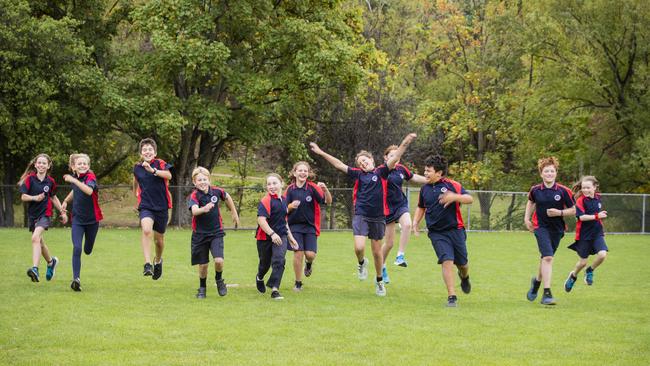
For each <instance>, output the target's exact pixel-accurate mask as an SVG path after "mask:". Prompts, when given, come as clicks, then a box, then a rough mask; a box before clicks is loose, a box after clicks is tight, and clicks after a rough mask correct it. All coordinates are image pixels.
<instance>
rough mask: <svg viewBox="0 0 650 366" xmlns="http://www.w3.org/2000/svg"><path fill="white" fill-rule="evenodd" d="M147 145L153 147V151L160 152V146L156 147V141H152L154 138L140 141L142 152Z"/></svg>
mask: <svg viewBox="0 0 650 366" xmlns="http://www.w3.org/2000/svg"><path fill="white" fill-rule="evenodd" d="M145 145H151V146H153V151H155V152H158V145H156V141H154V139H152V138H150V137H147V138H146V139H142V140H141V141H140V151H142V148H143V147H144V146H145Z"/></svg>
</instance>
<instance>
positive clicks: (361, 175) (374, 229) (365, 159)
mask: <svg viewBox="0 0 650 366" xmlns="http://www.w3.org/2000/svg"><path fill="white" fill-rule="evenodd" d="M415 137H416V135H415V134H414V133H411V134H409V135H407V136H406V137H405V138H404V140H403V141H402V143H401V144H400V146H399V147H398V149H397V150H396V151H395V155H394V156H393V157H392V158H391V159H389V160H388V161H387V162H386V165H383V166H381V167H377V168H375V161H374V159H373V157H372V154H370V153H369V152H367V151H365V150H363V151H361V152H359V153H358V154H357V156H356V158H355V162H356V164H357V166H358V167H359V168H351V167H349V166H347V165H346V164H344V163H343V162H342V161H341V160H339V159H337V158H335V157H333V156H332V155H330V154H328V153H326V152H324V151H323V150H321V149H320V147H318V145H316V143H313V142H312V143H310V146H311V149H312V151H313V152H314V153H316V154H318V155H320V156H322V157H323V158H325V160H327V162H328V163H330V164H332V165H333V166H334V167H335V168H336V169H338V170H340V171H342V172H344V173H346V174H347V175H348V177H350V179H352V180H353V181H354V191H353V195H352V200H353V203H354V217H353V219H352V233H353V234H354V252H355V254H356V256H357V260H358V262H359V265H358V267H357V272H358V277H359V280H365V279H366V278H367V277H368V261H367V259H366V258H364V252H365V248H366V239H367V238H370V244H371V248H372V255H373V257H374V263H375V272H376V275H377V277H376V281H375V293H376V294H377V296H386V287H385V286H384V280H383V277H382V268H383V264H384V258H383V256H382V252H381V241H382V239H383V238H384V233H385V230H386V215H388V213H389V211H388V204H387V202H386V190H387V188H386V186H387V184H388V183H387V181H386V179H387V178H388V174H389V172H390V170H391V169H393V168H395V164H397V161H398V160H399V159H400V158H401V157H402V154H404V151H405V150H406V147H407V146H408V145H409V144H410V143H411V142H412V141H413V139H415Z"/></svg>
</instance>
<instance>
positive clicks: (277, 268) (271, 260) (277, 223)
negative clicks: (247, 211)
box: [255, 173, 298, 300]
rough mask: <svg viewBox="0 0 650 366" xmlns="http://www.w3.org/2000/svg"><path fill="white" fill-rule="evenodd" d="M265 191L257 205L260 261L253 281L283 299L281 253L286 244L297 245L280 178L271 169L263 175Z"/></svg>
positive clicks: (259, 289)
mask: <svg viewBox="0 0 650 366" xmlns="http://www.w3.org/2000/svg"><path fill="white" fill-rule="evenodd" d="M266 191H267V193H266V195H264V197H262V199H261V200H260V203H259V205H258V206H257V225H258V226H257V232H256V234H255V238H256V239H257V254H258V256H259V264H258V266H257V276H256V277H255V284H256V286H257V290H258V291H259V292H260V293H265V292H266V287H269V288H271V298H272V299H274V300H282V299H283V298H284V297H282V295H280V291H279V289H280V282H281V281H282V274H283V273H284V264H285V259H284V256H285V254H286V252H287V244H290V245H291V247H292V248H293V249H294V250H297V249H298V243H296V240H295V239H294V238H293V235H291V230H289V225H288V223H287V214H288V209H287V203H286V201H285V200H284V199H283V198H282V178H281V177H280V176H279V175H277V174H275V173H271V174H269V175H267V176H266ZM270 268H273V270H272V271H271V276H270V277H269V280H268V281H267V282H266V287H265V286H264V276H265V275H266V273H267V272H268V271H269V269H270Z"/></svg>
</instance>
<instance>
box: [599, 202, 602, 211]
mask: <svg viewBox="0 0 650 366" xmlns="http://www.w3.org/2000/svg"><path fill="white" fill-rule="evenodd" d="M601 208H603V204H602V203H600V202H598V209H599V210H600V209H601Z"/></svg>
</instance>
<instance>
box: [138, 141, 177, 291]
mask: <svg viewBox="0 0 650 366" xmlns="http://www.w3.org/2000/svg"><path fill="white" fill-rule="evenodd" d="M157 150H158V146H157V145H156V141H154V140H153V139H150V138H146V139H143V140H142V141H140V158H141V159H142V161H141V162H140V163H138V164H136V165H135V166H134V167H133V191H134V193H135V196H136V199H137V200H138V206H137V208H138V211H139V217H140V226H141V227H142V237H141V243H142V253H143V254H144V262H145V263H144V271H143V273H142V274H143V275H145V276H152V277H151V278H152V279H154V280H157V279H159V278H160V277H161V276H162V271H163V260H162V254H163V250H164V249H165V236H164V235H165V229H167V221H168V220H169V212H168V209H170V208H172V197H171V194H170V193H169V180H170V179H172V173H171V172H170V171H169V169H170V168H171V164H169V163H166V162H165V161H164V160H161V159H156V151H157ZM152 238H153V241H154V242H155V244H156V256H155V258H154V265H153V267H152V266H151V241H152V240H151V239H152Z"/></svg>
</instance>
